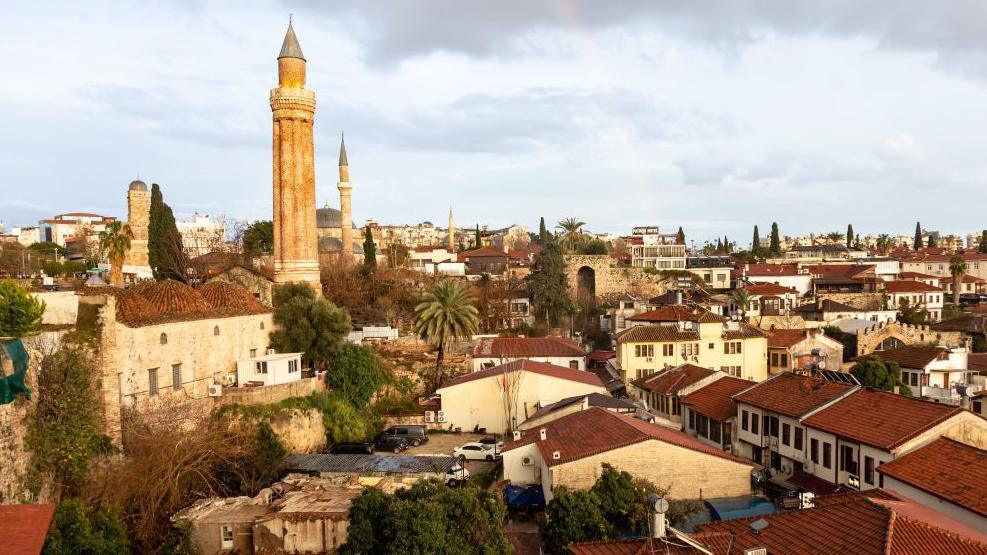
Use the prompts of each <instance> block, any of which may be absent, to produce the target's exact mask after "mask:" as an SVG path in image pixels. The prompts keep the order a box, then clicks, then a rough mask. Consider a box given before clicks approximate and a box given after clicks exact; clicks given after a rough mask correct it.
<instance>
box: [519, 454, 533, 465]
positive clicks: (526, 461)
mask: <svg viewBox="0 0 987 555" xmlns="http://www.w3.org/2000/svg"><path fill="white" fill-rule="evenodd" d="M534 465H535V461H534V459H532V458H531V457H528V456H524V457H521V466H534Z"/></svg>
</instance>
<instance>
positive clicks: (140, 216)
mask: <svg viewBox="0 0 987 555" xmlns="http://www.w3.org/2000/svg"><path fill="white" fill-rule="evenodd" d="M150 219H151V193H149V192H148V190H147V184H146V183H144V182H143V181H141V180H139V179H138V180H136V181H131V182H130V186H129V187H128V188H127V225H129V226H130V232H131V233H133V238H131V239H130V249H128V250H127V256H125V257H124V259H123V265H124V266H125V267H126V266H131V267H136V268H147V267H148V266H150V263H149V262H148V260H147V226H148V223H149V222H150Z"/></svg>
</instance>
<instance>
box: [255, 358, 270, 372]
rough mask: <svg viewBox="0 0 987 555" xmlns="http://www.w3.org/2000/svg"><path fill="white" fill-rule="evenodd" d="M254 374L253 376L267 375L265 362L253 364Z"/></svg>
mask: <svg viewBox="0 0 987 555" xmlns="http://www.w3.org/2000/svg"><path fill="white" fill-rule="evenodd" d="M254 373H255V374H267V361H266V360H262V361H259V362H256V363H254Z"/></svg>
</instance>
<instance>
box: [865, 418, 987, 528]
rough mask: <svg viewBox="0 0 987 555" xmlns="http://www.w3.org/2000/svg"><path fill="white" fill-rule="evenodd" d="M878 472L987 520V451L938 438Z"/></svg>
mask: <svg viewBox="0 0 987 555" xmlns="http://www.w3.org/2000/svg"><path fill="white" fill-rule="evenodd" d="M877 471H878V472H880V473H882V474H884V475H887V476H890V477H892V478H894V479H896V480H898V481H900V482H904V483H906V484H908V485H910V486H912V487H914V488H918V489H920V490H922V491H924V492H926V493H929V494H931V495H934V496H936V497H938V498H940V499H945V500H946V501H949V502H950V503H953V504H955V505H959V506H961V507H963V508H965V509H967V510H969V511H973V512H975V513H977V514H979V515H981V516H984V517H987V495H985V494H987V451H984V450H983V449H977V448H976V447H972V446H969V445H966V444H963V443H960V442H958V441H954V440H952V439H949V438H945V437H942V438H939V439H937V440H935V441H933V442H932V443H930V444H928V445H926V446H925V447H922V448H921V449H916V450H915V451H912V452H910V453H908V454H906V455H904V456H901V457H898V458H897V459H895V460H893V461H891V462H889V463H885V464H882V465H881V466H879V467H878V468H877Z"/></svg>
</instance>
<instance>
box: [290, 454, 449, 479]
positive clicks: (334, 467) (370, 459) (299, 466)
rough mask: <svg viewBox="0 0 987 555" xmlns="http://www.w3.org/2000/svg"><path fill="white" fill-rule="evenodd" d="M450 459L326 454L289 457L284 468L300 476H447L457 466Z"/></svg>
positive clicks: (445, 457)
mask: <svg viewBox="0 0 987 555" xmlns="http://www.w3.org/2000/svg"><path fill="white" fill-rule="evenodd" d="M456 462H457V461H456V458H455V457H450V456H442V457H428V456H418V457H415V456H386V455H330V454H325V453H315V454H310V455H306V454H298V455H289V456H288V457H287V458H285V461H284V467H285V468H286V469H287V470H293V471H298V472H354V473H358V474H373V473H383V474H423V473H427V472H432V473H434V472H440V473H444V472H446V471H447V470H449V469H450V468H452V467H453V466H454V465H455V464H456Z"/></svg>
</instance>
